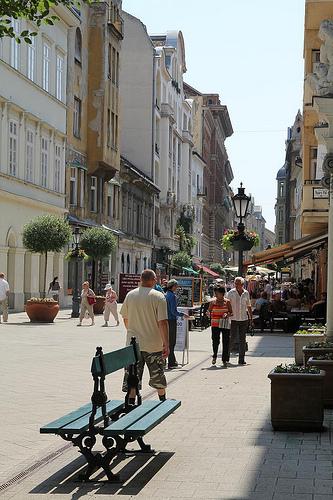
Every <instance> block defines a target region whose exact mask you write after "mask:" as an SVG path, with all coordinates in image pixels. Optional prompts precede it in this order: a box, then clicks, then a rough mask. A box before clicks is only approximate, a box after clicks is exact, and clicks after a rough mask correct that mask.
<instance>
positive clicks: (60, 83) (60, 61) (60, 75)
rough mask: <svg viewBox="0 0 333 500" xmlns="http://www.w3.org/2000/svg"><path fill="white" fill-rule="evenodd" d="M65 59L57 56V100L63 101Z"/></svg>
mask: <svg viewBox="0 0 333 500" xmlns="http://www.w3.org/2000/svg"><path fill="white" fill-rule="evenodd" d="M63 87H64V58H63V56H61V55H59V54H58V55H57V64H56V98H57V99H59V101H62V100H63V98H64V95H63V94H64V92H63Z"/></svg>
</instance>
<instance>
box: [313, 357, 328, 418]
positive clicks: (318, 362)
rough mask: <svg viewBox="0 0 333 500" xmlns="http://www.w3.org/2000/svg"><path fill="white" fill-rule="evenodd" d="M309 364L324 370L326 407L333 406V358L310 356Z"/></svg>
mask: <svg viewBox="0 0 333 500" xmlns="http://www.w3.org/2000/svg"><path fill="white" fill-rule="evenodd" d="M309 365H310V366H316V367H317V368H319V370H324V372H325V378H324V389H323V390H324V394H323V398H324V408H333V360H332V359H314V358H310V359H309Z"/></svg>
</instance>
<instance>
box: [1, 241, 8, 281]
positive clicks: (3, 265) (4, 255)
mask: <svg viewBox="0 0 333 500" xmlns="http://www.w3.org/2000/svg"><path fill="white" fill-rule="evenodd" d="M7 255H8V247H0V272H2V273H5V276H7Z"/></svg>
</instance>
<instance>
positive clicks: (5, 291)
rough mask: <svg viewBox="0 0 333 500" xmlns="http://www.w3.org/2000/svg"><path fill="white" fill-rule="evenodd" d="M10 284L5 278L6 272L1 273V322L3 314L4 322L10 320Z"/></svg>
mask: <svg viewBox="0 0 333 500" xmlns="http://www.w3.org/2000/svg"><path fill="white" fill-rule="evenodd" d="M9 292H10V290H9V284H8V281H6V280H5V274H4V273H0V323H1V314H2V319H3V322H4V323H7V321H8V296H9Z"/></svg>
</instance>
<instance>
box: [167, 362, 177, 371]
mask: <svg viewBox="0 0 333 500" xmlns="http://www.w3.org/2000/svg"><path fill="white" fill-rule="evenodd" d="M174 368H178V363H176V364H174V365H168V369H169V370H173V369H174Z"/></svg>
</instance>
